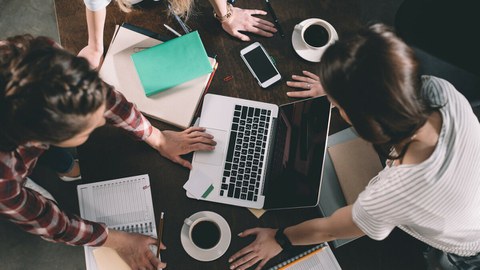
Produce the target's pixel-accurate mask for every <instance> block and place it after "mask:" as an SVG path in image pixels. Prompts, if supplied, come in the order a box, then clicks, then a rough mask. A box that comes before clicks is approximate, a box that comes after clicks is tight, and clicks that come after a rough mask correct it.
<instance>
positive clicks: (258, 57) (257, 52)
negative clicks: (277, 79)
mask: <svg viewBox="0 0 480 270" xmlns="http://www.w3.org/2000/svg"><path fill="white" fill-rule="evenodd" d="M244 57H245V59H246V60H247V62H248V64H249V65H250V67H251V68H252V69H253V72H254V73H255V74H256V75H257V77H258V79H259V80H260V82H261V83H264V82H266V81H268V80H269V79H270V78H272V77H273V76H275V75H277V74H278V73H277V71H276V70H275V67H274V66H273V64H272V63H271V62H270V59H268V56H267V55H266V54H265V53H264V52H263V50H262V48H261V47H260V46H259V47H256V48H255V49H253V50H251V51H249V52H248V53H246V54H245V55H244Z"/></svg>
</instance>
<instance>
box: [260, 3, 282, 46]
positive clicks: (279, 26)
mask: <svg viewBox="0 0 480 270" xmlns="http://www.w3.org/2000/svg"><path fill="white" fill-rule="evenodd" d="M265 3H266V4H267V9H268V12H269V13H270V14H271V15H272V18H273V22H274V23H275V26H276V27H277V29H278V33H279V34H280V36H281V37H282V38H284V37H285V34H284V33H283V30H282V26H281V25H280V21H279V20H278V18H277V15H276V14H275V11H273V7H272V5H271V4H270V1H269V0H265Z"/></svg>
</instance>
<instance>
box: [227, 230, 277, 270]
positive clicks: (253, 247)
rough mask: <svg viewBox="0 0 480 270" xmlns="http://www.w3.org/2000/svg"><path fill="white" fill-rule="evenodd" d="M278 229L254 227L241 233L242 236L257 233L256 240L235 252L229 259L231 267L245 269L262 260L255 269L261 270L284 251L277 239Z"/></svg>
mask: <svg viewBox="0 0 480 270" xmlns="http://www.w3.org/2000/svg"><path fill="white" fill-rule="evenodd" d="M276 232H277V229H269V228H254V229H249V230H246V231H244V232H242V233H240V234H239V236H240V237H246V236H248V235H255V241H253V242H252V243H251V244H250V245H248V246H246V247H244V248H243V249H241V250H240V251H238V252H237V253H235V254H233V255H232V257H230V259H229V260H228V262H229V263H230V269H234V270H243V269H247V268H249V267H250V266H252V265H254V264H256V263H257V262H260V263H259V264H258V266H257V268H255V270H260V269H262V267H263V266H264V265H265V264H266V263H267V262H268V261H269V260H270V259H271V258H273V257H274V256H276V255H277V254H278V253H280V252H281V251H282V248H281V247H280V245H279V244H278V243H277V241H276V240H275V233H276Z"/></svg>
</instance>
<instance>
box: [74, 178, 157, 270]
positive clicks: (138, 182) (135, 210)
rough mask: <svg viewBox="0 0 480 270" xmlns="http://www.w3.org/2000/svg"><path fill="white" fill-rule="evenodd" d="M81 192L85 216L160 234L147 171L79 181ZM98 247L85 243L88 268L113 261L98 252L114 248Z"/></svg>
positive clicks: (115, 226)
mask: <svg viewBox="0 0 480 270" xmlns="http://www.w3.org/2000/svg"><path fill="white" fill-rule="evenodd" d="M77 193H78V201H79V205H80V215H81V217H82V218H84V219H88V220H92V221H97V222H102V223H105V224H107V226H108V227H109V228H111V229H116V230H122V231H126V232H136V233H141V234H145V235H149V236H152V237H157V229H156V225H155V214H154V211H153V201H152V194H151V190H150V180H149V177H148V175H147V174H144V175H139V176H132V177H125V178H120V179H114V180H109V181H103V182H97V183H91V184H83V185H78V186H77ZM152 247H153V246H152ZM96 249H99V248H92V247H85V261H86V264H87V270H94V269H99V270H100V269H108V268H105V267H102V268H99V267H98V266H99V265H97V264H98V263H101V262H102V261H107V262H108V261H109V260H101V259H100V260H99V259H98V257H99V255H98V254H100V256H102V254H106V255H112V252H108V251H106V250H96ZM100 249H104V248H100ZM94 252H96V255H95V256H94ZM114 254H116V252H114V251H113V255H114ZM106 255H104V256H106ZM95 258H97V260H95ZM112 258H113V257H112ZM118 258H120V257H118ZM112 263H113V262H112ZM119 263H121V262H119ZM112 269H113V268H112Z"/></svg>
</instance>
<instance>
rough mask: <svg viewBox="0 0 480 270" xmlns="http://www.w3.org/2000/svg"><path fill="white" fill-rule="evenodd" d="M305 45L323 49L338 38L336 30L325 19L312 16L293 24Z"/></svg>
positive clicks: (314, 48)
mask: <svg viewBox="0 0 480 270" xmlns="http://www.w3.org/2000/svg"><path fill="white" fill-rule="evenodd" d="M294 31H297V33H298V34H299V36H300V37H301V39H302V43H303V44H304V45H305V47H307V48H309V49H311V50H322V51H323V50H325V49H326V48H327V47H328V46H330V45H331V44H332V43H334V42H335V41H336V40H338V34H337V31H335V28H333V26H332V25H331V24H330V23H328V22H327V21H325V20H322V19H317V18H312V19H307V20H304V21H302V22H301V23H299V24H297V25H295V28H294Z"/></svg>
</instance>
